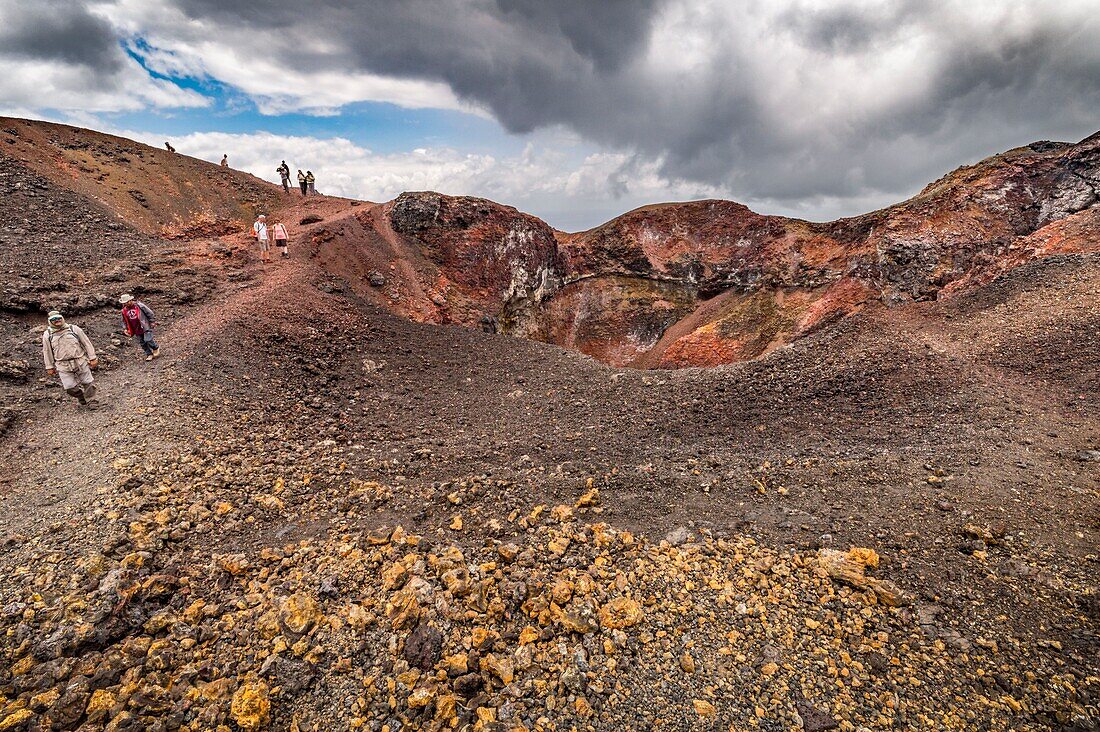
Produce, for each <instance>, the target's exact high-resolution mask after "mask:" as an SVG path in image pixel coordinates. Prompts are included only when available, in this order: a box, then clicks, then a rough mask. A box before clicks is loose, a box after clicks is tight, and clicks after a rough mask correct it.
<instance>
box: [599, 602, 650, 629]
mask: <svg viewBox="0 0 1100 732" xmlns="http://www.w3.org/2000/svg"><path fill="white" fill-rule="evenodd" d="M640 622H642V607H641V605H639V604H638V603H637V602H636V601H634V600H632V599H630V598H629V597H616V598H615V599H614V600H611V601H609V602H608V603H607V604H605V605H604V606H603V607H601V608H600V625H602V626H603V627H605V628H612V629H617V628H629V627H631V626H634V625H637V624H638V623H640Z"/></svg>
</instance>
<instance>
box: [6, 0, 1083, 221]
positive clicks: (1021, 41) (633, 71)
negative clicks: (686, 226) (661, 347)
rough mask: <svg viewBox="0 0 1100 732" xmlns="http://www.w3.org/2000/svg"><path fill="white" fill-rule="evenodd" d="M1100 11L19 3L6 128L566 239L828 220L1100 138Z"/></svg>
mask: <svg viewBox="0 0 1100 732" xmlns="http://www.w3.org/2000/svg"><path fill="white" fill-rule="evenodd" d="M1096 10H1097V7H1096V0H1059V2H1057V3H1055V2H1050V1H1049V0H828V1H827V0H553V1H551V0H305V1H303V0H249V1H248V2H228V1H226V0H34V2H26V0H0V68H3V69H4V70H5V72H4V74H3V75H0V114H3V115H9V116H20V117H31V118H39V119H49V120H55V121H61V122H67V123H70V124H76V125H80V126H84V127H90V128H93V129H97V130H102V131H107V132H113V133H116V134H123V135H125V136H127V137H132V138H134V139H138V140H141V141H143V142H148V143H150V144H153V145H158V146H159V145H163V143H164V142H165V141H166V140H168V141H171V143H172V144H173V145H174V146H175V147H176V149H177V150H178V151H179V152H181V153H186V154H190V155H196V156H198V157H202V158H204V159H207V160H210V161H215V162H216V161H218V160H220V159H221V156H222V154H228V155H229V162H230V164H231V165H232V166H233V167H235V168H239V169H242V170H247V171H249V172H251V173H254V174H256V175H258V176H261V177H263V178H266V179H268V180H272V181H277V180H278V175H277V174H276V173H275V167H276V166H277V165H278V164H279V161H280V160H282V159H285V160H286V161H287V163H288V164H289V165H290V166H291V168H292V169H298V168H302V169H310V170H312V171H313V172H314V174H315V175H316V177H317V188H318V190H319V191H321V192H322V193H330V194H338V195H345V196H350V197H355V198H362V199H365V200H371V201H384V200H389V199H391V198H393V197H395V196H396V195H397V194H399V193H400V192H402V191H404V190H437V191H441V192H443V193H447V194H452V195H476V196H483V197H486V198H491V199H493V200H496V201H499V202H501V203H506V204H509V205H513V206H516V207H517V208H520V209H521V210H524V211H528V212H530V213H533V214H536V215H538V216H540V217H542V218H543V219H545V220H546V221H548V222H549V223H550V224H551V225H553V226H555V227H557V228H560V229H565V230H581V229H585V228H589V227H592V226H595V225H597V224H599V223H602V222H603V221H606V220H608V219H610V218H612V217H614V216H616V215H618V214H620V213H623V212H625V211H627V210H629V209H631V208H634V207H637V206H639V205H643V204H646V203H654V202H660V201H671V200H690V199H697V198H730V199H734V200H737V201H740V202H742V203H745V204H746V205H748V206H750V207H751V208H753V209H754V210H756V211H760V212H762V213H768V214H782V215H789V216H797V217H800V218H806V219H810V220H817V221H823V220H831V219H834V218H838V217H841V216H849V215H856V214H859V213H863V212H866V211H869V210H873V209H875V208H879V207H882V206H885V205H889V204H891V203H895V202H897V201H900V200H903V199H905V198H907V197H908V196H911V195H913V194H914V193H916V192H917V191H919V190H920V189H921V188H922V187H923V186H924V185H925V184H927V183H928V182H930V181H932V180H935V179H936V178H938V177H940V176H941V175H943V174H944V173H946V172H948V171H949V170H952V169H954V168H955V167H957V166H959V165H962V164H966V163H972V162H976V161H977V160H980V159H982V158H984V157H986V156H988V155H991V154H995V153H998V152H1001V151H1004V150H1007V149H1010V148H1013V147H1017V146H1020V145H1024V144H1027V143H1029V142H1033V141H1036V140H1065V141H1077V140H1080V139H1082V138H1084V137H1086V136H1088V135H1090V134H1092V133H1094V132H1096V131H1098V130H1100V43H1097V42H1096V39H1097V38H1100V13H1097V12H1096Z"/></svg>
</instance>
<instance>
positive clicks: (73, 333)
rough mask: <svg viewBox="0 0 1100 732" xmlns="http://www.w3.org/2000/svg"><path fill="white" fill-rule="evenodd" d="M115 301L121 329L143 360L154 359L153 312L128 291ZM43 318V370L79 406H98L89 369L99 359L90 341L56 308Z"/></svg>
mask: <svg viewBox="0 0 1100 732" xmlns="http://www.w3.org/2000/svg"><path fill="white" fill-rule="evenodd" d="M118 302H119V304H120V305H122V312H121V313H120V316H121V319H122V331H123V332H124V333H125V334H126V335H128V336H130V337H131V338H132V339H133V340H134V341H135V342H137V343H138V344H139V345H140V346H141V350H142V351H143V352H144V353H145V360H146V361H152V360H153V359H155V358H157V357H158V356H159V355H160V346H159V345H157V341H156V339H155V337H154V336H153V331H154V329H155V328H156V327H157V321H156V316H154V315H153V311H152V310H151V309H150V308H149V306H148V305H146V304H145V303H143V302H142V301H140V300H138V299H137V298H135V297H134V296H133V295H130V294H126V295H123V296H122V297H120V298H119V299H118ZM46 321H47V326H46V330H45V332H43V333H42V360H43V361H44V362H45V364H46V372H47V373H49V374H50V375H51V376H57V377H58V378H59V379H61V388H62V389H64V390H65V393H66V394H68V395H69V396H71V397H73V398H74V399H76V401H77V402H78V403H79V404H80V405H81V406H84V407H87V408H89V409H96V408H98V407H99V402H98V401H97V400H96V386H95V377H93V376H92V371H94V370H95V369H96V368H98V366H99V359H98V358H97V357H96V353H95V347H94V346H93V345H92V341H91V340H90V339H89V338H88V336H87V334H86V333H85V332H84V330H83V329H82V328H81V327H80V326H78V325H72V324H71V323H67V322H66V321H65V316H64V315H62V314H61V313H60V312H59V311H57V310H51V311H50V312H49V314H48V315H47V316H46Z"/></svg>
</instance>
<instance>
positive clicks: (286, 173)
mask: <svg viewBox="0 0 1100 732" xmlns="http://www.w3.org/2000/svg"><path fill="white" fill-rule="evenodd" d="M275 172H276V173H278V174H279V180H280V181H281V182H282V184H283V193H290V167H289V166H288V165H287V164H286V161H285V160H284V161H283V162H281V163H279V167H278V168H275Z"/></svg>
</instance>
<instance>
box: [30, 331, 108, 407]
mask: <svg viewBox="0 0 1100 732" xmlns="http://www.w3.org/2000/svg"><path fill="white" fill-rule="evenodd" d="M46 318H47V321H48V323H49V326H48V327H47V328H46V332H45V333H43V334H42V360H43V361H45V362H46V371H47V373H49V374H50V375H51V376H57V377H58V378H59V379H61V388H62V389H64V390H65V393H66V394H68V395H69V396H71V397H73V398H74V399H76V400H77V401H78V402H80V405H81V406H85V407H88V408H89V409H95V408H96V407H98V406H99V402H97V401H96V398H95V391H96V389H95V379H94V378H93V377H92V369H94V368H95V367H96V366H98V365H99V360H98V359H97V358H96V356H95V348H93V347H92V342H91V341H90V340H88V336H86V335H85V334H84V331H83V330H81V328H80V327H78V326H75V325H69V324H68V323H66V322H65V318H64V316H63V315H61V313H59V312H57V311H56V310H51V311H50V314H49V315H47V316H46Z"/></svg>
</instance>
